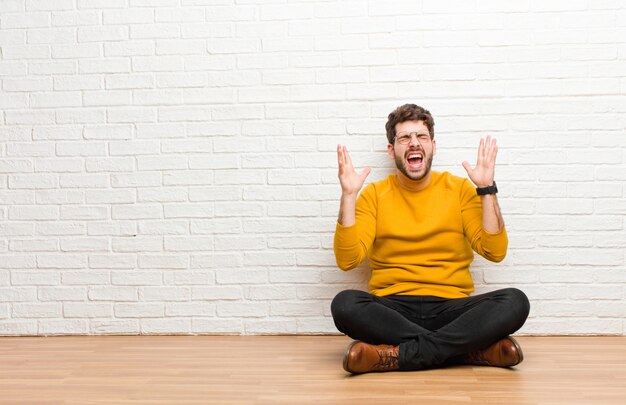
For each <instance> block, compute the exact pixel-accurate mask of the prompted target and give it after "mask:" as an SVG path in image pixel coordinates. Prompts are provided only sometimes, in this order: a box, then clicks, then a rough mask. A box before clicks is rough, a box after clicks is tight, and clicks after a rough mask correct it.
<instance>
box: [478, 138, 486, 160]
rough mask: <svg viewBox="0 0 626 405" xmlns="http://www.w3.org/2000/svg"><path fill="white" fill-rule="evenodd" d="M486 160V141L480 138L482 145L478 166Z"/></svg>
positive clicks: (480, 144)
mask: <svg viewBox="0 0 626 405" xmlns="http://www.w3.org/2000/svg"><path fill="white" fill-rule="evenodd" d="M484 158H485V140H484V139H483V138H480V143H479V144H478V158H477V165H478V164H480V163H482V161H483V159H484Z"/></svg>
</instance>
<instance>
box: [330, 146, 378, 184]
mask: <svg viewBox="0 0 626 405" xmlns="http://www.w3.org/2000/svg"><path fill="white" fill-rule="evenodd" d="M337 162H338V163H339V183H341V192H342V194H344V195H356V194H357V193H358V192H359V190H360V189H361V187H363V183H364V182H365V179H366V178H367V176H368V175H369V174H370V172H371V171H372V169H370V168H369V167H366V168H365V169H363V171H362V172H361V174H358V173H357V172H356V170H355V169H354V166H352V159H350V154H348V149H347V148H346V147H345V146H342V145H337Z"/></svg>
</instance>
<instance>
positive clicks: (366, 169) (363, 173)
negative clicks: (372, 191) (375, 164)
mask: <svg viewBox="0 0 626 405" xmlns="http://www.w3.org/2000/svg"><path fill="white" fill-rule="evenodd" d="M371 172H372V169H370V168H369V167H366V168H365V169H363V171H362V172H361V178H362V179H363V181H365V179H366V178H367V176H369V175H370V173H371Z"/></svg>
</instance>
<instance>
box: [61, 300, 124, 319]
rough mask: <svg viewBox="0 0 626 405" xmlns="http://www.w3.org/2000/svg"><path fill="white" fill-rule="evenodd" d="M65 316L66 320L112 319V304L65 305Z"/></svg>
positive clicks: (86, 303)
mask: <svg viewBox="0 0 626 405" xmlns="http://www.w3.org/2000/svg"><path fill="white" fill-rule="evenodd" d="M63 316H64V317H66V318H82V319H84V318H110V317H112V316H113V306H112V305H111V304H101V303H95V302H81V303H70V302H67V303H64V304H63Z"/></svg>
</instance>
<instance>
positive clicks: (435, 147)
mask: <svg viewBox="0 0 626 405" xmlns="http://www.w3.org/2000/svg"><path fill="white" fill-rule="evenodd" d="M432 143H433V156H435V155H436V154H437V142H436V141H435V140H434V139H433V141H432Z"/></svg>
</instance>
